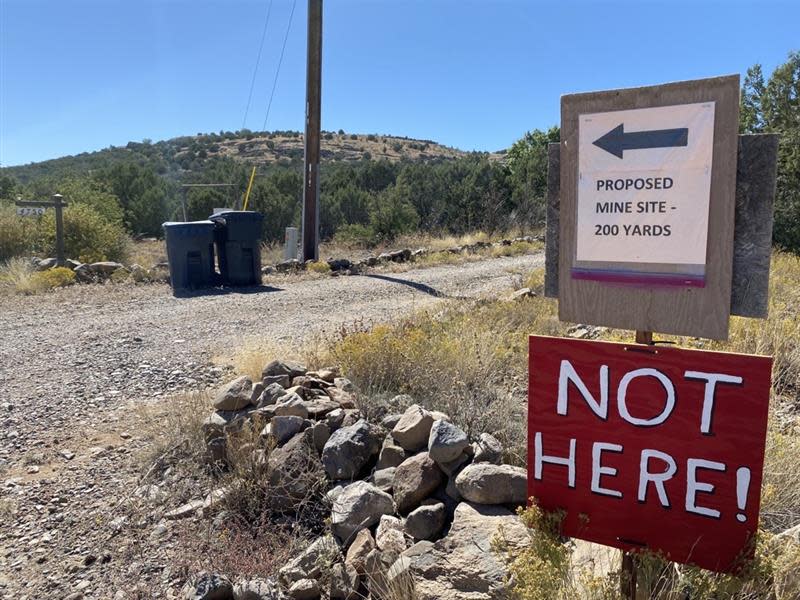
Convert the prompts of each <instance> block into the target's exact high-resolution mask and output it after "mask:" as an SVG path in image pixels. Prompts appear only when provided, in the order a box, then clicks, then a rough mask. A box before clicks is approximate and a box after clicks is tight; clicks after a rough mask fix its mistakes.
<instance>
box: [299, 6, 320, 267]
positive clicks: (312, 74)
mask: <svg viewBox="0 0 800 600" xmlns="http://www.w3.org/2000/svg"><path fill="white" fill-rule="evenodd" d="M321 101H322V0H308V53H307V64H306V133H305V138H304V142H305V160H304V163H305V164H304V167H305V168H304V170H303V260H317V259H319V247H318V246H319V138H320V126H321V122H322V119H321V114H320V113H321V103H322V102H321Z"/></svg>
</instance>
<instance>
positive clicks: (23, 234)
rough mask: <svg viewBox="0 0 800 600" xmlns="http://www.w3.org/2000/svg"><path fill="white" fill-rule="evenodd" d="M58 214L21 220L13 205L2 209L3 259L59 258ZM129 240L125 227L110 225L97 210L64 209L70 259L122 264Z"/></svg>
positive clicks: (0, 245) (80, 206)
mask: <svg viewBox="0 0 800 600" xmlns="http://www.w3.org/2000/svg"><path fill="white" fill-rule="evenodd" d="M55 220H56V217H55V213H54V211H53V210H52V209H51V210H48V211H47V212H46V213H45V214H44V215H43V216H42V217H37V218H31V217H20V216H18V215H17V214H16V211H15V210H14V207H13V206H4V207H0V260H3V261H7V260H9V259H11V258H14V257H15V256H24V255H30V254H38V255H40V256H55V255H56V224H55ZM129 241H130V240H129V238H128V236H127V235H126V234H125V231H124V230H123V228H122V225H120V224H117V223H110V222H108V221H107V220H106V219H104V218H103V217H102V216H101V215H100V214H99V213H98V212H97V211H96V210H95V209H93V208H92V207H90V206H88V205H86V204H83V203H78V202H75V203H71V204H70V205H69V206H67V207H66V208H65V209H64V251H65V254H66V256H67V258H75V259H77V260H80V261H81V262H96V261H100V260H114V261H122V260H124V259H125V257H126V255H127V251H128V244H129Z"/></svg>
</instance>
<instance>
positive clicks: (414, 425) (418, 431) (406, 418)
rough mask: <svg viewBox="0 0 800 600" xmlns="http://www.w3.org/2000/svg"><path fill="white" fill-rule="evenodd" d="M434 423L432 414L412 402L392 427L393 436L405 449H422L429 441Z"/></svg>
mask: <svg viewBox="0 0 800 600" xmlns="http://www.w3.org/2000/svg"><path fill="white" fill-rule="evenodd" d="M432 425H433V417H432V416H431V414H430V413H429V412H428V411H427V410H425V409H424V408H422V407H421V406H419V405H417V404H412V405H411V406H409V407H408V409H407V410H406V411H405V412H404V413H403V416H402V417H401V418H400V420H399V421H398V422H397V425H395V426H394V429H392V437H393V438H394V439H395V441H396V442H397V443H398V444H399V445H400V446H402V447H403V448H404V449H405V450H410V451H416V450H421V449H422V448H424V447H425V446H426V444H427V443H428V436H429V435H430V432H431V426H432Z"/></svg>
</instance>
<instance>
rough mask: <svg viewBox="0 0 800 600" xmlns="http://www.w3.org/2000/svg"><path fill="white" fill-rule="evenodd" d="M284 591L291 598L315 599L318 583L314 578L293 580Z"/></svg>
mask: <svg viewBox="0 0 800 600" xmlns="http://www.w3.org/2000/svg"><path fill="white" fill-rule="evenodd" d="M286 593H287V595H288V596H289V598H291V599H292V600H317V598H319V584H318V583H317V580H316V579H301V580H300V581H295V582H294V583H293V584H292V585H291V586H290V587H289V591H288V592H286Z"/></svg>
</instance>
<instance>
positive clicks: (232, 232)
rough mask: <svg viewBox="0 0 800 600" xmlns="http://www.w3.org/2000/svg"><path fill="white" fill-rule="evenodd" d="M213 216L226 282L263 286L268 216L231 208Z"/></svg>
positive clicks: (220, 264)
mask: <svg viewBox="0 0 800 600" xmlns="http://www.w3.org/2000/svg"><path fill="white" fill-rule="evenodd" d="M209 218H210V219H211V220H212V221H213V222H214V223H216V225H217V228H216V229H215V230H214V241H215V242H216V245H217V257H218V259H219V271H220V275H221V277H222V282H223V284H227V285H259V284H260V283H261V223H262V221H263V220H264V216H263V215H262V214H261V213H257V212H253V211H249V210H228V211H224V212H219V213H215V214H213V215H211V216H210V217H209Z"/></svg>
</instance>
